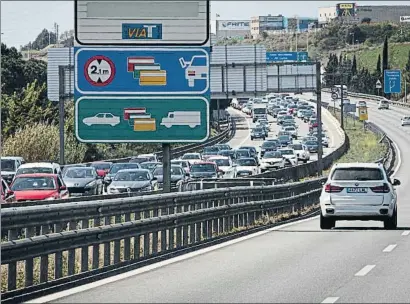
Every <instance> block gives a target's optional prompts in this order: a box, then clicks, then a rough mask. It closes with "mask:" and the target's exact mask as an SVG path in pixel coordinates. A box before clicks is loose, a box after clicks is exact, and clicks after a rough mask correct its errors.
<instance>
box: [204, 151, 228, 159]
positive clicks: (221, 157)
mask: <svg viewBox="0 0 410 304" xmlns="http://www.w3.org/2000/svg"><path fill="white" fill-rule="evenodd" d="M228 151H229V150H228ZM212 159H230V158H229V157H228V156H212V157H210V158H208V160H212Z"/></svg>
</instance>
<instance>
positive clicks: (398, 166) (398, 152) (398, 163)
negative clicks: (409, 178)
mask: <svg viewBox="0 0 410 304" xmlns="http://www.w3.org/2000/svg"><path fill="white" fill-rule="evenodd" d="M390 140H391V139H390ZM392 143H393V146H394V148H395V149H396V152H397V153H396V155H397V166H396V167H395V168H394V171H393V174H392V175H391V176H392V177H393V176H395V175H396V173H397V171H399V169H400V166H401V151H400V149H399V146H398V145H397V144H396V143H395V142H394V141H392Z"/></svg>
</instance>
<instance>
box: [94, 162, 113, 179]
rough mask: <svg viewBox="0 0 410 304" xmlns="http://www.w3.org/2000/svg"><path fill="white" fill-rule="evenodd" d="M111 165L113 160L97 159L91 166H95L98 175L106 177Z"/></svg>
mask: <svg viewBox="0 0 410 304" xmlns="http://www.w3.org/2000/svg"><path fill="white" fill-rule="evenodd" d="M111 165H112V163H111V162H103V161H96V162H93V163H91V165H90V167H93V168H95V171H97V174H98V176H101V177H105V176H106V175H107V173H108V171H110V168H111Z"/></svg>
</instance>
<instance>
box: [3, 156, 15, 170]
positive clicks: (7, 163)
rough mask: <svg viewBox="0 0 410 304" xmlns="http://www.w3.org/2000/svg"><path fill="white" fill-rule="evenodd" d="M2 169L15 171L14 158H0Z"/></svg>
mask: <svg viewBox="0 0 410 304" xmlns="http://www.w3.org/2000/svg"><path fill="white" fill-rule="evenodd" d="M1 170H2V171H16V162H15V161H14V159H2V160H1Z"/></svg>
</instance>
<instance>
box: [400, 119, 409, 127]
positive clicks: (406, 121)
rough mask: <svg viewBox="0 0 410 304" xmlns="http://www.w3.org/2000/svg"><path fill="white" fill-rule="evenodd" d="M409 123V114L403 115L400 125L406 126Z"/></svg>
mask: <svg viewBox="0 0 410 304" xmlns="http://www.w3.org/2000/svg"><path fill="white" fill-rule="evenodd" d="M408 125H410V116H404V117H402V119H401V126H402V127H403V126H408Z"/></svg>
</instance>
